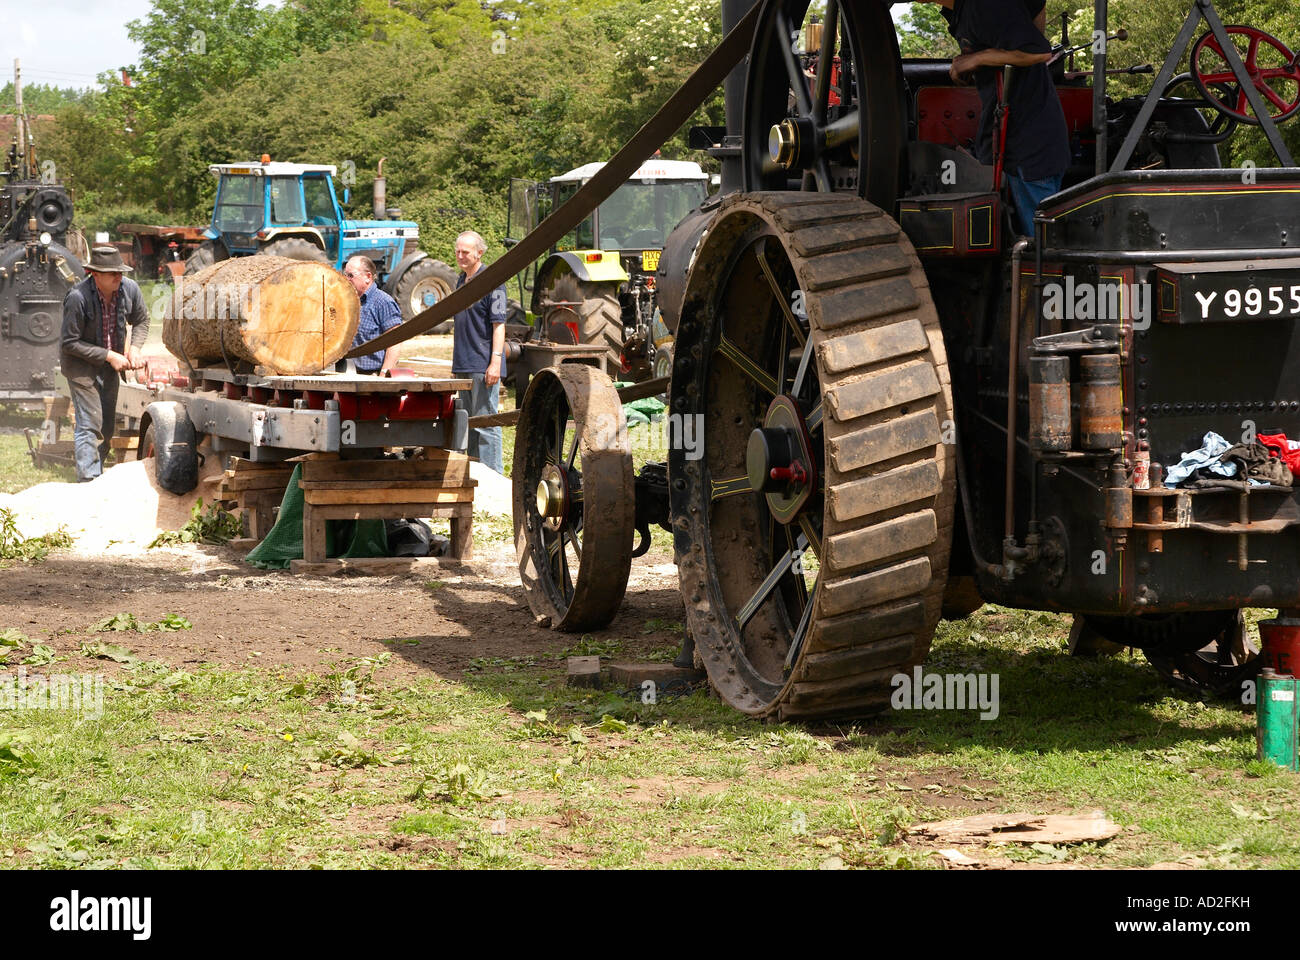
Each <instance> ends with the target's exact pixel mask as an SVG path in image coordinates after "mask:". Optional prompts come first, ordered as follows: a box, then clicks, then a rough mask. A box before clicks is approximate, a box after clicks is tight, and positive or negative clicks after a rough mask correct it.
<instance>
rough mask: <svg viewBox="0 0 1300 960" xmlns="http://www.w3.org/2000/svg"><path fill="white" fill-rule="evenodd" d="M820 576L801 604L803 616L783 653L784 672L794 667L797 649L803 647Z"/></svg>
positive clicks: (797, 653) (810, 622)
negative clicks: (788, 650)
mask: <svg viewBox="0 0 1300 960" xmlns="http://www.w3.org/2000/svg"><path fill="white" fill-rule="evenodd" d="M821 582H822V580H821V576H820V575H819V576H818V577H817V581H816V582H815V583H814V584H813V594H812V596H811V597H809V598H808V600H807V601H806V602H805V603H804V605H803V616H801V617H800V618H799V626H797V627H795V630H794V636H793V637H792V638H791V640H790V652H789V653H787V654H786V655H785V672H786V673H787V674H788V673H789V672H790V671H791V670H793V669H794V665H795V662H796V661H797V660H798V659H799V651H800V650H802V649H803V643H804V640H805V638H807V636H808V627H809V626H810V625H811V624H812V612H813V604H814V603H816V601H817V587H818V586H819V585H820V584H821Z"/></svg>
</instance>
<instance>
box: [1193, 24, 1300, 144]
mask: <svg viewBox="0 0 1300 960" xmlns="http://www.w3.org/2000/svg"><path fill="white" fill-rule="evenodd" d="M1226 29H1227V32H1228V34H1229V36H1232V37H1234V38H1235V37H1243V38H1245V40H1246V41H1247V43H1248V46H1247V48H1246V50H1245V52H1244V53H1243V52H1242V49H1241V45H1239V44H1237V42H1236V40H1235V39H1234V40H1233V44H1234V45H1235V46H1236V47H1237V52H1238V53H1239V54H1241V60H1242V62H1243V63H1244V64H1245V66H1246V76H1248V77H1249V78H1250V80H1251V82H1253V83H1254V84H1255V89H1256V90H1258V91H1259V92H1260V94H1261V95H1262V96H1263V98H1264V104H1265V106H1267V107H1268V115H1269V117H1271V118H1272V119H1273V121H1274V122H1275V123H1280V122H1281V121H1283V120H1286V119H1288V118H1289V117H1291V116H1293V115H1294V114H1295V112H1296V111H1297V110H1300V62H1298V58H1297V57H1296V55H1295V54H1294V53H1292V52H1291V51H1290V50H1288V49H1287V47H1286V44H1284V43H1282V41H1281V40H1279V39H1277V37H1275V36H1273V35H1272V34H1268V33H1265V32H1264V31H1263V30H1256V29H1255V28H1254V27H1241V26H1234V27H1227V28H1226ZM1261 47H1263V48H1264V49H1263V50H1261ZM1261 53H1262V54H1263V56H1262V57H1261ZM1261 60H1263V61H1264V62H1263V63H1261ZM1191 68H1192V79H1193V80H1194V81H1195V82H1196V86H1197V88H1198V89H1199V90H1200V91H1201V96H1203V97H1204V98H1205V99H1206V100H1207V101H1208V102H1209V103H1210V105H1211V106H1212V107H1214V109H1216V110H1218V111H1220V112H1221V113H1223V114H1224V115H1225V116H1229V117H1232V118H1233V119H1234V120H1240V121H1241V122H1242V123H1252V124H1255V125H1258V124H1259V118H1257V117H1256V116H1255V115H1254V113H1252V112H1251V109H1250V101H1249V100H1247V99H1246V91H1245V90H1244V89H1243V88H1242V87H1241V85H1240V84H1239V83H1238V82H1237V76H1236V74H1234V73H1233V72H1232V67H1231V66H1229V64H1228V58H1227V57H1226V56H1224V53H1223V48H1222V47H1221V46H1220V45H1219V41H1218V39H1217V38H1216V37H1215V36H1214V34H1213V33H1207V34H1206V35H1205V36H1203V37H1201V39H1199V40H1197V41H1196V45H1195V46H1194V47H1192V56H1191ZM1216 84H1217V85H1219V89H1218V90H1213V89H1211V88H1212V87H1213V86H1215V85H1216ZM1223 84H1230V85H1231V89H1230V90H1229V91H1227V92H1226V95H1225V91H1224V89H1223Z"/></svg>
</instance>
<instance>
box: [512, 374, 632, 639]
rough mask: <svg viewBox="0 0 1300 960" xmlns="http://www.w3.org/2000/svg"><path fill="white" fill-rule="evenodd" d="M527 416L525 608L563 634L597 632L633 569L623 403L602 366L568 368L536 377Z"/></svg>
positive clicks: (517, 522) (519, 483)
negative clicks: (598, 368) (568, 631)
mask: <svg viewBox="0 0 1300 960" xmlns="http://www.w3.org/2000/svg"><path fill="white" fill-rule="evenodd" d="M520 409H521V413H520V418H519V428H518V429H517V430H516V431H515V456H514V468H513V470H512V474H513V486H514V511H513V512H514V526H515V548H516V551H517V553H518V557H519V576H520V580H521V581H522V583H523V585H524V593H525V595H526V596H527V597H528V605H529V607H531V608H532V611H533V613H534V614H535V615H536V616H537V617H538V618H539V620H541V621H542V622H544V623H545V624H546V625H547V626H550V627H553V628H554V629H556V630H570V631H571V630H599V629H600V628H601V627H605V626H607V625H608V624H609V622H610V621H611V620H613V619H614V615H615V614H616V613H618V608H619V606H620V604H622V602H623V593H624V591H625V590H626V589H627V578H628V574H629V572H630V571H631V569H632V531H633V527H634V524H635V520H636V504H635V496H634V488H633V477H632V449H631V447H630V446H629V443H628V436H627V430H626V429H625V427H624V421H623V405H622V404H621V403H620V402H619V399H618V392H617V391H616V390H615V389H614V385H613V383H612V382H611V381H610V379H609V378H608V377H607V376H605V375H604V374H603V373H601V372H600V371H599V370H597V369H596V368H595V367H589V366H586V365H584V364H573V363H564V364H560V365H559V366H556V367H547V368H546V369H544V370H542V371H541V372H540V373H538V374H537V376H535V377H533V379H532V380H531V381H530V382H529V384H528V392H527V393H526V394H525V395H524V400H523V404H522V406H521V408H520ZM570 422H572V427H570Z"/></svg>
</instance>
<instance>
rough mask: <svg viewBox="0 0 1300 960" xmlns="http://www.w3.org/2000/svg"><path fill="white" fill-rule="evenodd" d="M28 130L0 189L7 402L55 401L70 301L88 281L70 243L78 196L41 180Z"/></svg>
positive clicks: (0, 320) (0, 335)
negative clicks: (66, 305) (69, 295)
mask: <svg viewBox="0 0 1300 960" xmlns="http://www.w3.org/2000/svg"><path fill="white" fill-rule="evenodd" d="M23 119H24V120H25V118H23ZM25 126H26V124H25V122H20V124H19V134H18V137H17V138H16V139H15V143H14V145H13V146H12V147H11V148H10V150H9V155H8V159H7V163H6V164H5V170H4V184H3V186H0V400H39V399H41V398H44V397H52V396H54V392H55V388H54V378H55V375H56V374H57V373H58V369H59V331H60V329H61V328H62V325H63V298H64V296H65V295H66V294H67V292H68V290H70V289H71V288H72V286H73V285H74V284H76V283H78V282H79V281H80V280H82V279H83V278H84V277H85V272H84V271H83V270H82V266H81V261H80V260H79V259H78V258H77V256H76V255H75V254H74V253H73V252H72V251H71V250H70V249H68V246H66V245H67V244H68V243H70V242H71V241H70V239H69V236H68V234H69V231H70V230H71V227H72V199H71V198H70V197H69V196H68V193H67V191H66V190H64V189H63V187H62V186H61V185H59V184H57V183H47V182H44V181H43V180H42V179H41V178H40V177H38V176H37V174H36V165H35V162H34V160H33V159H32V154H31V148H30V145H28V144H26V143H24V142H23V141H24V140H25V139H26V137H25V134H24V132H23V130H24V128H25Z"/></svg>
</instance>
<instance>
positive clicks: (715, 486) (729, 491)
mask: <svg viewBox="0 0 1300 960" xmlns="http://www.w3.org/2000/svg"><path fill="white" fill-rule="evenodd" d="M709 485H710V487H711V490H710V496H709V499H710V500H721V499H722V498H723V497H734V496H735V495H736V494H738V493H750V492H752V490H753V489H754V488H753V487H751V486H750V485H749V477H747V476H744V477H732V478H731V479H729V480H710V481H709Z"/></svg>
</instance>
